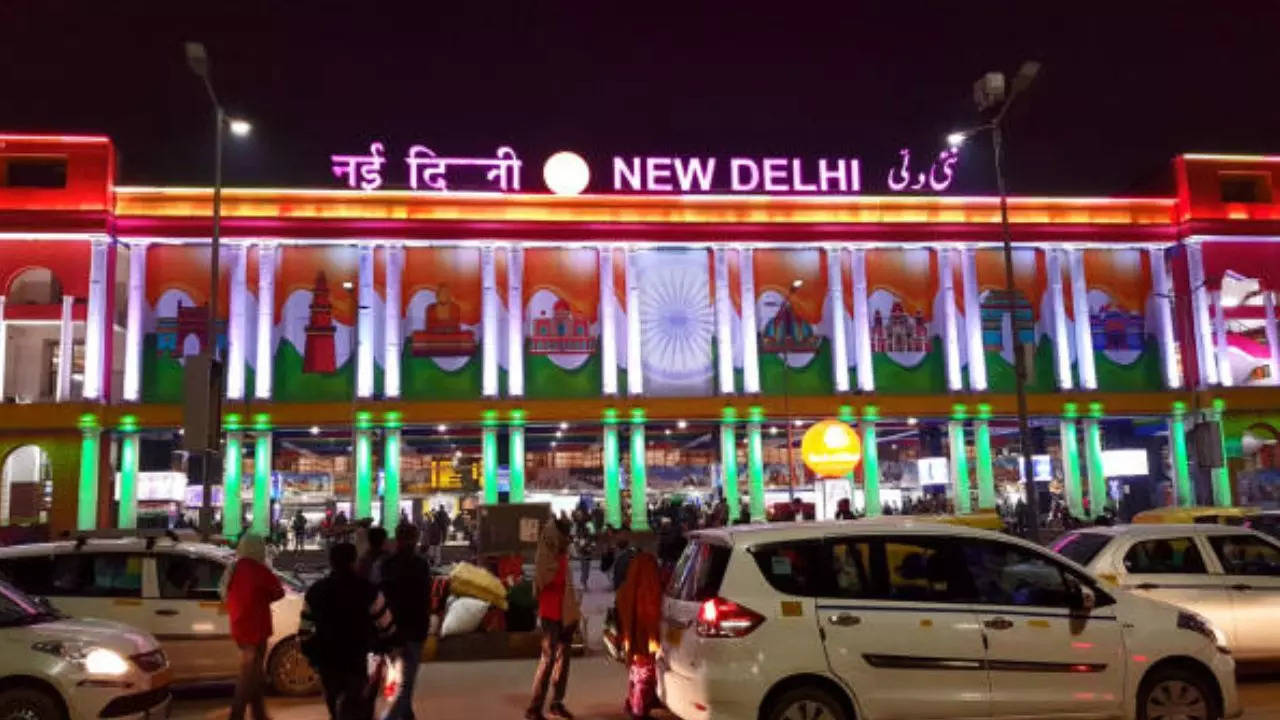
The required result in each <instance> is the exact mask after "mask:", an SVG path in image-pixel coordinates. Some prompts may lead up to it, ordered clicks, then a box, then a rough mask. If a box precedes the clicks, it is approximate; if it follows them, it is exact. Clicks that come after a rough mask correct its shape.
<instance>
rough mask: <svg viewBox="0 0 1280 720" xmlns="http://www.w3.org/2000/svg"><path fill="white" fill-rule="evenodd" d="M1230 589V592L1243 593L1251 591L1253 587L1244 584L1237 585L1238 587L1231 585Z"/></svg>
mask: <svg viewBox="0 0 1280 720" xmlns="http://www.w3.org/2000/svg"><path fill="white" fill-rule="evenodd" d="M1231 589H1232V590H1239V591H1240V592H1244V591H1246V590H1252V589H1253V586H1252V585H1245V584H1244V583H1240V584H1238V585H1232V586H1231Z"/></svg>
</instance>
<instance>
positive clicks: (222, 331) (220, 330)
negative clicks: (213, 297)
mask: <svg viewBox="0 0 1280 720" xmlns="http://www.w3.org/2000/svg"><path fill="white" fill-rule="evenodd" d="M208 323H209V306H208V304H205V305H183V304H181V303H179V304H178V314H177V315H176V316H170V317H162V318H157V319H156V350H158V351H159V352H162V353H168V355H169V357H172V358H180V357H183V356H184V353H183V351H182V349H183V342H184V341H185V340H186V339H187V336H188V335H195V336H196V340H197V341H198V342H199V343H200V350H204V347H205V340H206V337H207V335H208V329H209V324H208ZM214 332H215V333H216V334H217V336H218V347H219V348H224V347H226V344H227V321H226V320H223V319H221V318H219V319H217V320H215V321H214Z"/></svg>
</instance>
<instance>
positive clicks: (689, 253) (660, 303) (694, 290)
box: [615, 249, 715, 396]
mask: <svg viewBox="0 0 1280 720" xmlns="http://www.w3.org/2000/svg"><path fill="white" fill-rule="evenodd" d="M710 255H711V254H710V253H709V252H708V251H706V250H700V249H699V250H686V249H656V250H642V251H638V252H636V253H635V255H634V256H633V258H632V267H633V268H634V269H635V272H636V275H637V277H636V282H637V283H638V285H637V289H638V294H639V297H638V300H639V303H638V304H639V309H640V342H641V348H642V350H641V355H642V362H643V368H644V391H645V394H646V395H652V396H697V395H711V394H713V393H714V391H715V310H714V308H713V305H712V297H713V293H712V285H711V275H712V273H711V262H710ZM616 266H617V263H615V267H616ZM615 287H617V285H616V284H615ZM622 287H623V288H625V286H622ZM624 298H625V295H624ZM623 307H624V308H625V301H624V305H623ZM619 319H620V320H622V322H621V323H620V324H619V326H618V327H619V329H620V332H619V333H618V335H619V337H620V338H625V336H626V332H625V331H621V330H622V329H623V328H625V327H626V324H625V316H624V317H622V318H619ZM619 350H620V352H619V357H620V358H625V357H626V347H625V340H622V341H621V342H620V347H619ZM620 364H621V363H620ZM620 375H621V373H620ZM619 379H620V380H622V381H624V382H625V377H620V378H619ZM624 387H625V386H624Z"/></svg>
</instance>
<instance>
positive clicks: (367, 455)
mask: <svg viewBox="0 0 1280 720" xmlns="http://www.w3.org/2000/svg"><path fill="white" fill-rule="evenodd" d="M355 466H356V487H355V493H356V497H355V503H354V504H353V505H352V513H351V514H352V516H353V517H352V518H351V519H352V520H362V519H364V518H372V517H373V413H371V412H369V411H368V410H358V411H356V461H355Z"/></svg>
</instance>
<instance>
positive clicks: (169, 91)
mask: <svg viewBox="0 0 1280 720" xmlns="http://www.w3.org/2000/svg"><path fill="white" fill-rule="evenodd" d="M1227 8H1231V9H1230V11H1228V10H1227ZM1278 32H1280V3H1277V2H1265V3H1263V2H1258V3H1246V2H1231V3H1207V2H1199V3H1172V2H1162V3H1154V2H1150V3H1144V2H1127V1H1126V0H1113V1H1112V2H1109V3H1105V4H1102V3H1100V4H1096V5H1095V4H1091V3H1050V2H1036V1H1035V0H1022V1H1020V2H1010V3H1007V4H1006V3H987V2H958V1H952V2H938V3H916V2H910V1H903V0H897V1H894V2H876V3H866V2H854V1H852V0H850V1H848V2H844V3H839V4H833V5H832V6H831V8H830V9H826V6H823V5H818V4H814V3H804V2H776V1H775V2H769V3H751V2H736V3H710V2H697V1H695V0H684V2H681V3H673V4H670V5H668V4H664V3H657V2H635V3H630V2H621V1H619V0H597V1H596V2H591V3H557V2H545V1H534V0H526V1H524V2H510V3H508V2H485V1H482V0H452V1H451V2H431V1H429V0H419V1H418V2H405V3H400V4H397V3H384V2H374V1H373V0H365V1H363V2H319V1H316V0H290V1H288V2H285V1H283V0H280V1H274V2H273V1H268V0H258V1H257V2H239V1H238V0H220V1H218V2H185V1H179V2H173V1H168V2H149V3H144V2H129V1H112V2H104V1H103V0H94V1H92V2H68V1H65V0H33V1H30V2H27V1H25V0H7V1H6V2H4V3H3V7H0V129H6V130H31V131H54V130H56V131H85V132H100V133H105V134H107V135H110V136H111V137H112V138H113V139H114V140H115V142H116V143H117V146H118V148H119V151H120V157H121V160H120V182H122V183H127V184H148V183H156V184H207V183H208V182H209V181H210V178H211V174H212V170H211V157H210V156H211V155H212V130H213V127H212V126H213V121H212V114H211V110H210V106H209V103H208V100H207V98H206V96H205V93H204V89H203V88H202V86H201V85H200V84H199V81H198V80H197V79H196V78H195V77H194V76H193V75H191V73H190V71H189V70H188V69H187V67H186V63H185V61H184V57H183V52H182V41H184V40H201V41H203V42H205V43H206V45H207V46H208V48H209V54H210V56H211V58H212V63H213V77H214V84H215V86H216V88H217V91H218V93H219V95H220V96H221V99H222V101H223V104H224V105H225V106H226V107H227V108H228V110H229V111H230V112H232V113H235V114H241V115H244V116H246V117H249V118H251V119H252V121H253V122H254V125H255V129H254V133H253V136H252V137H251V138H250V139H249V140H247V141H239V140H237V141H234V142H232V143H230V144H229V145H228V149H227V180H226V182H227V184H229V185H290V186H310V187H338V183H337V181H336V179H335V178H334V177H333V175H332V174H331V172H330V164H329V160H328V156H329V155H330V154H331V153H335V152H350V153H355V152H363V151H366V150H367V148H368V145H369V142H370V141H371V140H375V139H382V140H384V141H385V142H386V143H387V145H388V155H389V156H391V157H392V158H399V157H402V156H403V154H404V151H405V149H406V148H407V147H408V145H410V144H413V143H423V144H426V145H428V146H430V147H431V148H433V149H435V150H436V151H437V152H438V153H440V154H441V155H454V156H458V155H462V156H467V155H470V156H491V155H492V154H493V152H494V149H495V148H496V147H497V146H498V145H500V144H510V145H512V146H513V147H514V148H515V149H516V151H517V152H518V153H519V154H520V156H521V157H522V159H524V161H525V163H526V166H525V186H526V189H532V190H541V189H542V184H541V179H540V167H541V161H542V159H543V158H545V157H546V156H547V155H549V154H550V153H551V152H553V151H555V150H560V149H573V150H575V151H577V152H579V153H580V154H583V155H584V156H586V157H587V158H588V159H589V161H591V163H592V167H593V171H594V172H595V173H596V174H597V180H596V181H595V182H596V184H595V185H593V187H594V188H596V189H599V187H600V186H599V182H600V179H601V178H600V176H601V175H604V174H605V173H607V171H608V169H609V158H610V157H611V156H613V155H615V154H617V155H631V154H647V153H652V154H665V155H715V156H718V157H729V156H734V155H745V156H756V157H759V156H766V155H772V156H803V157H818V156H828V157H835V156H857V157H860V158H862V160H863V163H864V176H865V177H867V180H866V181H865V182H866V184H867V185H868V186H872V185H875V186H880V185H883V182H884V181H883V179H882V178H881V174H882V172H883V168H887V167H889V166H890V165H891V164H892V163H893V162H894V161H895V160H896V158H897V152H898V149H899V148H901V147H911V148H913V149H915V150H916V152H918V153H919V154H920V155H921V156H925V155H928V154H932V153H936V152H938V151H939V150H940V149H941V148H942V146H943V144H942V143H943V140H942V138H943V136H944V135H945V134H946V132H947V131H948V130H951V129H954V128H956V127H958V126H963V125H967V124H971V123H973V122H975V121H976V119H977V118H976V111H975V110H974V108H973V105H972V100H971V87H972V84H973V81H974V80H975V79H977V78H978V76H980V75H981V74H982V73H983V72H985V71H988V70H1004V71H1006V72H1008V73H1012V72H1013V71H1014V70H1016V69H1017V67H1018V65H1019V64H1020V63H1021V62H1022V61H1023V60H1025V59H1036V60H1039V61H1041V62H1042V63H1043V64H1044V70H1043V72H1042V74H1041V76H1040V78H1039V79H1038V80H1037V82H1036V85H1035V87H1034V88H1033V90H1032V92H1030V93H1029V94H1028V95H1027V96H1026V97H1024V98H1023V99H1022V100H1023V101H1025V104H1024V105H1023V106H1022V107H1021V112H1019V113H1017V115H1016V116H1015V117H1014V118H1013V119H1012V124H1011V126H1010V128H1009V131H1008V146H1009V147H1008V150H1009V159H1008V165H1009V169H1008V174H1009V176H1010V183H1011V189H1012V190H1013V192H1014V193H1018V194H1028V193H1048V194H1117V193H1126V192H1144V193H1151V192H1158V191H1159V190H1160V184H1159V183H1160V180H1161V179H1162V177H1163V176H1164V175H1165V173H1166V172H1167V167H1168V163H1169V160H1170V159H1171V158H1172V157H1173V155H1174V154H1176V153H1178V152H1182V151H1212V152H1252V153H1258V152H1272V153H1274V152H1280V40H1277V33H1278ZM989 154H990V150H989V146H987V145H986V144H985V143H982V144H973V145H970V146H967V147H966V148H965V150H964V155H963V156H962V158H961V163H960V171H959V179H958V181H957V184H956V186H955V188H954V189H953V192H957V191H958V192H968V193H986V192H990V191H991V190H992V188H993V186H994V180H993V178H992V173H991V168H990V161H989ZM391 167H393V168H395V167H398V165H394V164H393V165H392V166H391ZM873 174H874V177H872V175H873ZM389 177H390V178H392V179H393V180H394V181H395V182H396V183H398V184H402V183H403V180H402V178H400V176H399V173H398V171H396V170H391V171H389ZM605 183H606V184H607V178H605ZM868 189H871V188H870V187H869V188H868Z"/></svg>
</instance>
